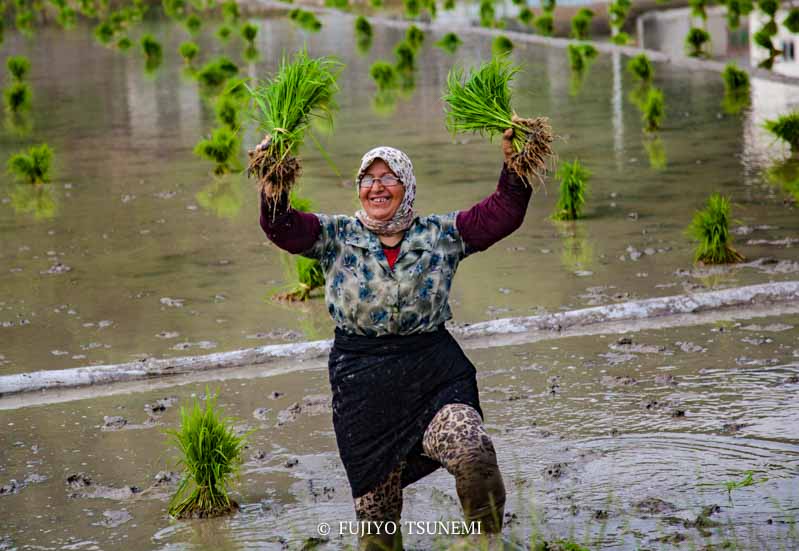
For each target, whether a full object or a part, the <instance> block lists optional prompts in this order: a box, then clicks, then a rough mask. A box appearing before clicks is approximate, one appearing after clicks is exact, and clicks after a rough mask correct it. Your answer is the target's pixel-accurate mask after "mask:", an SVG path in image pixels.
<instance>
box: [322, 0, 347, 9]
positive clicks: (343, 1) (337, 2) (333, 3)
mask: <svg viewBox="0 0 799 551" xmlns="http://www.w3.org/2000/svg"><path fill="white" fill-rule="evenodd" d="M325 6H327V7H329V8H336V9H339V10H346V9H347V8H349V7H350V3H349V0H325Z"/></svg>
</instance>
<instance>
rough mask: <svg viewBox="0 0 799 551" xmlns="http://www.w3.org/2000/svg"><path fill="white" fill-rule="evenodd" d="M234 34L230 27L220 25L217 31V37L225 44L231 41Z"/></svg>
mask: <svg viewBox="0 0 799 551" xmlns="http://www.w3.org/2000/svg"><path fill="white" fill-rule="evenodd" d="M231 34H233V29H232V28H231V27H230V26H229V25H220V26H219V28H218V29H216V37H217V38H218V39H219V41H220V42H222V43H223V44H224V43H226V42H227V41H228V40H230V35H231Z"/></svg>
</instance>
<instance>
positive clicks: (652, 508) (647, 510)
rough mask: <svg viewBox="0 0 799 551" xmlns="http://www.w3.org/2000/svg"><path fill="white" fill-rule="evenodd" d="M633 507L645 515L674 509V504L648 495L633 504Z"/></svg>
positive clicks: (668, 511)
mask: <svg viewBox="0 0 799 551" xmlns="http://www.w3.org/2000/svg"><path fill="white" fill-rule="evenodd" d="M635 509H636V510H637V511H638V512H640V513H644V514H647V515H659V514H663V513H670V512H672V511H674V510H675V507H674V505H672V504H671V503H669V502H667V501H663V500H662V499H660V498H657V497H648V498H645V499H642V500H641V501H639V502H638V503H636V504H635Z"/></svg>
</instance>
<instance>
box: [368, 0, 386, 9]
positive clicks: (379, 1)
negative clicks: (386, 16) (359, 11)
mask: <svg viewBox="0 0 799 551" xmlns="http://www.w3.org/2000/svg"><path fill="white" fill-rule="evenodd" d="M369 5H370V6H372V7H373V8H382V7H383V0H369Z"/></svg>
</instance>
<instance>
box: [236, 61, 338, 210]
mask: <svg viewBox="0 0 799 551" xmlns="http://www.w3.org/2000/svg"><path fill="white" fill-rule="evenodd" d="M342 67H343V66H342V64H341V63H340V62H338V61H336V60H334V59H333V58H331V57H319V58H312V57H309V56H308V53H307V52H305V51H300V52H297V53H296V54H295V55H294V57H293V58H292V59H289V58H287V57H284V58H283V59H282V60H281V63H280V67H279V69H278V71H277V73H276V74H275V75H274V76H273V77H271V78H269V79H268V80H267V81H266V82H264V83H263V84H261V85H259V86H257V87H256V88H255V89H250V94H251V95H252V99H253V104H254V108H255V109H254V111H255V112H254V113H253V116H254V118H255V119H256V121H257V123H258V129H259V130H260V131H261V132H262V133H263V134H265V135H266V136H267V140H268V141H267V143H266V145H265V147H262V148H259V150H257V151H253V152H251V153H250V162H249V166H248V167H247V172H248V174H250V175H252V174H254V175H255V176H256V178H257V179H258V183H259V184H260V186H261V190H262V192H263V193H264V194H265V196H266V197H267V198H268V199H269V200H270V201H276V200H278V199H279V198H280V197H281V196H282V194H283V193H284V192H289V191H290V190H291V188H292V186H293V185H294V182H295V180H296V178H297V177H298V176H299V173H300V170H301V168H300V163H299V160H298V159H297V157H296V155H297V154H298V152H299V148H300V146H301V145H302V142H303V139H304V136H305V131H306V130H307V129H308V127H309V126H310V124H311V120H312V118H320V119H324V120H328V121H330V120H332V116H333V111H334V110H335V109H336V103H335V101H334V99H333V96H334V95H335V93H336V92H337V91H338V84H337V79H338V76H339V74H340V72H341V70H342Z"/></svg>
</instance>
